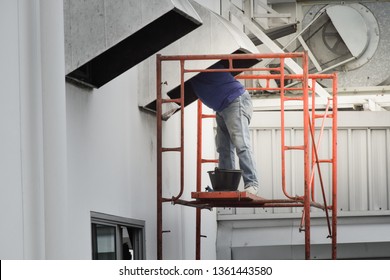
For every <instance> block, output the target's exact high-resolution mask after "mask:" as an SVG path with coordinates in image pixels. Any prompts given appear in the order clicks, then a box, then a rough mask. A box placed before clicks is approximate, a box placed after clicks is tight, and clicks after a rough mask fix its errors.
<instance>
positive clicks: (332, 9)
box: [302, 2, 390, 87]
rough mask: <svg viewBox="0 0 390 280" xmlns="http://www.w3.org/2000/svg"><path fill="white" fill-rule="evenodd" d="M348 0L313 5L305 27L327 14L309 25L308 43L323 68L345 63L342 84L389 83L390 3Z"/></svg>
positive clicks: (340, 67) (368, 84)
mask: <svg viewBox="0 0 390 280" xmlns="http://www.w3.org/2000/svg"><path fill="white" fill-rule="evenodd" d="M345 3H346V4H343V5H313V6H312V7H310V9H309V10H308V11H307V12H306V14H305V16H304V18H303V21H302V26H303V27H305V26H308V25H309V23H310V22H311V21H312V20H313V19H314V18H315V17H316V16H317V15H318V14H319V13H321V11H324V10H325V13H324V14H323V15H322V16H321V17H320V18H319V19H318V20H316V21H315V23H314V24H312V25H311V26H310V27H309V28H308V32H307V34H305V36H304V39H305V41H306V43H307V45H308V46H309V48H310V50H311V51H312V52H313V54H314V56H315V58H316V59H317V60H318V62H319V63H320V65H321V67H322V68H323V69H326V68H328V67H332V65H337V63H341V64H340V66H337V67H336V68H335V69H336V70H338V71H339V74H338V77H339V79H338V84H339V87H366V86H377V85H389V84H390V75H389V70H388V68H389V65H390V56H389V55H388V53H389V46H390V29H389V28H388V27H389V25H390V18H389V16H388V15H389V13H390V3H389V2H381V3H379V2H367V3H364V2H362V3H351V4H347V2H345ZM348 59H349V60H348ZM343 61H347V62H346V63H342V62H343ZM331 71H334V69H332V70H331ZM327 86H329V85H327Z"/></svg>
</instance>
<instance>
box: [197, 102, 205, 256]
mask: <svg viewBox="0 0 390 280" xmlns="http://www.w3.org/2000/svg"><path fill="white" fill-rule="evenodd" d="M197 105H198V115H197V148H196V191H197V192H200V191H201V184H202V129H203V128H202V127H203V126H202V102H201V101H200V100H198V103H197ZM201 215H202V213H201V209H199V208H197V209H196V232H195V259H197V260H200V252H201V239H200V238H201Z"/></svg>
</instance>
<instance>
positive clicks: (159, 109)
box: [156, 54, 163, 260]
mask: <svg viewBox="0 0 390 280" xmlns="http://www.w3.org/2000/svg"><path fill="white" fill-rule="evenodd" d="M161 68H162V65H161V55H159V54H158V55H157V57H156V91H157V93H156V95H157V100H156V107H157V108H156V111H157V117H156V119H157V144H156V145H157V259H158V260H161V259H162V203H163V201H162V119H161V116H162V101H161V70H162V69H161Z"/></svg>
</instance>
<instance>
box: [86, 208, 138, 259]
mask: <svg viewBox="0 0 390 280" xmlns="http://www.w3.org/2000/svg"><path fill="white" fill-rule="evenodd" d="M96 225H105V226H113V227H115V252H116V259H117V260H121V259H122V255H123V252H122V243H123V242H122V241H123V240H122V227H126V228H130V229H131V232H132V237H133V241H134V244H133V246H134V249H133V250H134V260H145V259H146V246H145V221H143V220H138V219H131V218H125V217H119V216H114V215H110V214H105V213H100V212H94V211H91V246H92V247H91V249H92V250H91V257H92V260H97V258H96V251H97V248H96V245H97V237H96V231H95V227H96Z"/></svg>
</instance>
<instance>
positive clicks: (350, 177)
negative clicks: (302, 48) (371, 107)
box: [221, 112, 390, 218]
mask: <svg viewBox="0 0 390 280" xmlns="http://www.w3.org/2000/svg"><path fill="white" fill-rule="evenodd" d="M279 115H280V113H277V112H274V113H270V112H268V113H263V112H256V113H255V114H254V118H253V120H252V124H251V131H252V132H251V133H252V145H253V150H254V154H255V157H256V161H257V165H258V166H257V168H258V172H259V177H260V185H261V189H260V193H259V195H260V196H262V197H265V198H270V199H277V198H285V196H284V194H283V192H282V187H281V152H280V140H281V137H280V116H279ZM301 119H302V114H301V113H300V112H291V113H287V115H286V140H285V141H286V145H302V144H303V140H302V138H303V137H302V135H303V131H302V120H301ZM320 122H321V121H319V123H318V125H321V123H320ZM338 126H339V128H338V209H339V215H343V214H346V215H350V214H354V213H358V214H359V215H361V214H368V213H371V214H372V213H374V212H373V211H375V214H389V212H386V211H388V210H390V202H389V201H390V189H389V188H390V186H389V185H390V184H389V181H390V179H389V174H390V151H389V150H390V149H389V147H390V137H389V136H390V112H339V124H338ZM316 134H318V131H317V132H316ZM316 142H317V140H316ZM331 144H332V133H331V130H330V128H329V124H328V123H326V126H325V131H324V133H323V137H322V139H321V143H320V146H319V147H320V148H319V157H320V158H321V159H330V158H331ZM321 173H322V177H323V182H324V187H325V192H326V195H327V200H328V202H329V203H331V196H330V194H331V189H330V188H331V186H330V183H331V178H332V177H331V176H332V173H331V165H330V164H327V163H322V164H321ZM303 180H304V177H303V152H302V151H288V152H287V153H286V188H287V192H288V193H289V194H290V195H303ZM315 193H316V195H315V198H316V200H317V201H318V202H322V195H321V191H320V183H319V179H318V173H317V172H316V173H315ZM300 212H301V209H299V208H274V209H273V208H266V209H263V208H255V209H245V208H244V209H242V208H237V209H233V210H232V211H231V212H228V213H231V214H260V213H268V214H271V213H286V214H287V213H300ZM313 212H322V210H318V209H313ZM221 213H223V214H227V213H226V212H225V211H224V212H221ZM259 217H260V218H261V215H259Z"/></svg>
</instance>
